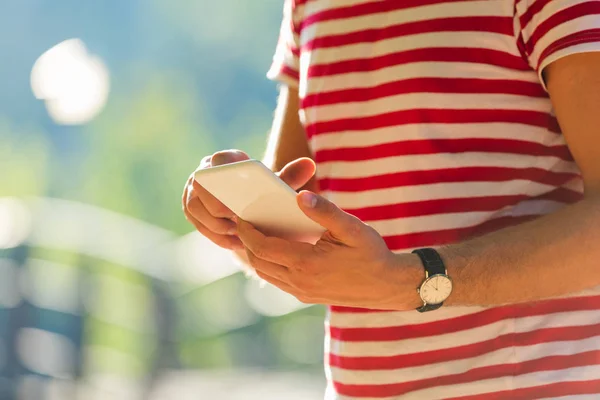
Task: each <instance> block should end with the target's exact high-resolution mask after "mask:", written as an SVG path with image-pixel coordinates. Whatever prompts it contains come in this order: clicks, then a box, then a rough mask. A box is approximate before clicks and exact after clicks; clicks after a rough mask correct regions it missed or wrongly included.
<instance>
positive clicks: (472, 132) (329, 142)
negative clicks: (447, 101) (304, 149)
mask: <svg viewBox="0 0 600 400" xmlns="http://www.w3.org/2000/svg"><path fill="white" fill-rule="evenodd" d="M435 139H512V140H527V141H530V142H533V143H541V144H543V145H546V146H559V145H564V144H565V139H564V137H563V136H562V135H558V134H556V133H553V132H550V131H548V129H546V128H539V127H537V126H526V127H524V126H523V125H518V124H512V123H504V122H494V123H469V124H427V125H423V124H407V125H402V126H388V127H385V128H378V129H371V130H367V131H344V132H343V133H331V134H326V135H315V136H313V137H312V138H311V145H312V148H313V149H314V150H315V151H318V150H326V149H339V148H343V147H368V146H375V145H380V144H386V143H395V142H398V141H400V140H402V141H411V140H435Z"/></svg>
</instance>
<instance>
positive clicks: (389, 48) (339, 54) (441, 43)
mask: <svg viewBox="0 0 600 400" xmlns="http://www.w3.org/2000/svg"><path fill="white" fill-rule="evenodd" d="M302 36H303V35H302ZM311 39H312V38H311ZM511 40H513V41H514V39H513V38H512V37H511V36H507V35H502V34H499V33H493V32H443V33H440V32H427V33H418V34H413V35H409V36H398V37H393V38H389V39H384V40H381V41H379V42H377V45H374V44H373V43H351V44H346V45H342V46H334V47H317V48H315V49H310V50H309V49H306V51H303V52H302V55H303V56H304V57H306V61H308V60H311V64H312V66H319V65H323V64H330V63H338V62H342V61H348V60H354V59H357V58H358V59H362V58H365V57H366V56H367V57H368V58H373V57H380V56H385V55H389V54H394V53H399V52H404V51H409V50H421V49H430V48H440V47H441V48H456V47H460V48H469V49H473V50H474V51H477V50H481V49H484V50H488V49H491V50H502V51H503V52H504V53H506V54H509V55H512V56H519V57H520V54H519V52H518V49H517V47H516V46H515V45H514V43H513V42H511ZM491 43H493V44H494V45H495V46H491V45H490V44H491Z"/></svg>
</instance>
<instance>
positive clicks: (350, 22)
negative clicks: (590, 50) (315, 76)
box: [301, 0, 512, 45]
mask: <svg viewBox="0 0 600 400" xmlns="http://www.w3.org/2000/svg"><path fill="white" fill-rule="evenodd" d="M510 11H512V10H510V9H509V8H507V7H502V5H500V6H495V7H494V6H491V5H490V2H489V0H483V1H481V0H480V1H469V2H468V3H467V4H465V3H463V4H460V3H442V4H431V5H426V6H419V7H411V8H409V9H400V10H395V11H389V12H386V13H385V14H384V15H385V17H382V14H375V15H373V14H367V15H361V16H356V17H351V18H343V19H333V20H327V21H323V22H317V23H313V24H312V25H310V26H308V27H306V28H304V29H303V31H302V37H303V40H302V42H301V44H302V45H305V44H306V43H307V42H308V41H309V40H310V39H312V38H321V37H323V36H329V35H344V34H350V33H355V32H361V31H364V30H371V29H386V28H389V27H392V26H396V25H402V24H407V23H413V22H421V21H423V22H425V21H431V20H434V19H438V18H452V17H488V16H491V17H496V16H505V17H511V16H512V13H511V12H510ZM467 29H468V27H465V30H467ZM477 34H479V32H478V33H477Z"/></svg>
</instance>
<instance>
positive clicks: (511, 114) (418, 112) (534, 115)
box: [306, 108, 551, 138]
mask: <svg viewBox="0 0 600 400" xmlns="http://www.w3.org/2000/svg"><path fill="white" fill-rule="evenodd" d="M495 122H504V123H513V124H523V125H530V126H539V127H542V128H548V126H549V125H550V123H551V121H550V116H549V115H548V114H547V113H544V112H539V111H524V110H500V109H479V110H478V109H470V110H469V109H466V110H465V109H454V110H453V109H440V108H419V109H410V110H399V111H392V112H387V113H384V114H378V115H373V116H368V117H355V118H341V119H336V120H331V121H326V122H316V123H312V124H307V125H306V131H307V134H308V136H309V138H310V137H312V136H314V135H322V134H327V133H333V132H347V131H367V130H372V129H379V128H386V127H390V126H399V125H408V124H427V123H430V124H431V123H441V124H469V123H482V124H483V123H495ZM482 129H485V128H483V127H482Z"/></svg>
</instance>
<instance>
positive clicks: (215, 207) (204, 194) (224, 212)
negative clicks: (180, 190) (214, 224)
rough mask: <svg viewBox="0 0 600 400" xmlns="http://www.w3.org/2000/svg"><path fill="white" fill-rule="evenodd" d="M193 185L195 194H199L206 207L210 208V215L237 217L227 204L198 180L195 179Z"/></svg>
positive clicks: (228, 217)
mask: <svg viewBox="0 0 600 400" xmlns="http://www.w3.org/2000/svg"><path fill="white" fill-rule="evenodd" d="M192 186H193V188H194V194H195V195H196V196H198V198H199V199H200V201H201V202H202V204H203V205H204V207H206V209H207V210H208V212H209V213H210V215H212V216H213V217H215V218H227V219H232V218H234V217H235V214H234V213H233V211H231V210H230V209H229V207H227V206H226V205H225V204H223V203H221V202H220V201H219V200H218V199H217V198H216V197H215V196H213V195H212V194H210V192H209V191H208V190H206V189H204V188H203V187H202V186H200V184H199V183H198V182H196V181H195V180H194V181H193V182H192Z"/></svg>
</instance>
